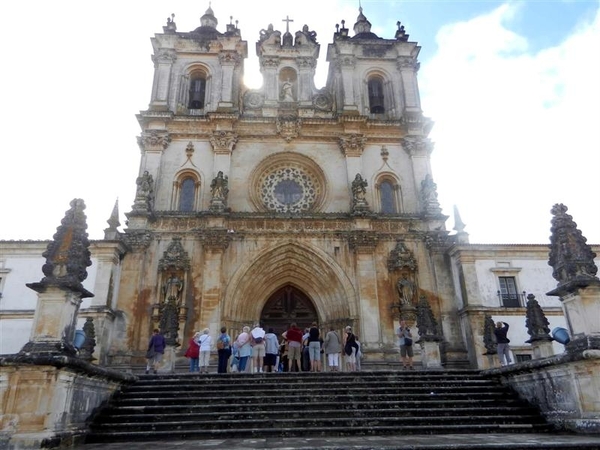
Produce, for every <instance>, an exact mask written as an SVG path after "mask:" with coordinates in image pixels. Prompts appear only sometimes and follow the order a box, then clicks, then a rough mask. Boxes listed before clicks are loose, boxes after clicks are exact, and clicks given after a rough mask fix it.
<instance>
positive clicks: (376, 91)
mask: <svg viewBox="0 0 600 450" xmlns="http://www.w3.org/2000/svg"><path fill="white" fill-rule="evenodd" d="M367 89H368V93H369V111H370V112H371V114H383V113H385V106H384V102H383V80H382V79H381V78H379V77H371V78H370V79H369V81H368V83H367Z"/></svg>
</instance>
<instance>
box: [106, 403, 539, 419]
mask: <svg viewBox="0 0 600 450" xmlns="http://www.w3.org/2000/svg"><path fill="white" fill-rule="evenodd" d="M293 405H294V408H295V409H296V410H299V411H304V410H307V409H311V410H315V411H316V410H329V409H334V410H335V411H338V412H339V411H343V410H351V411H357V412H359V411H363V410H364V411H373V410H382V411H387V410H393V411H398V410H413V409H414V410H415V411H425V410H428V412H429V413H431V414H444V413H445V411H446V410H448V409H450V410H452V409H466V408H471V409H478V410H501V409H503V408H505V409H506V408H532V409H534V410H535V411H537V409H536V408H534V407H532V406H530V405H526V404H525V403H524V402H523V401H522V400H520V399H518V398H512V399H511V398H507V399H502V400H501V401H498V400H497V399H494V398H490V399H484V400H478V401H477V403H476V404H474V402H473V401H472V400H469V399H467V400H440V399H426V400H423V401H411V402H410V407H407V402H406V401H404V400H403V401H398V400H386V401H380V402H377V403H375V402H367V403H359V402H353V403H348V404H343V403H339V402H317V401H309V402H298V401H296V400H295V399H294V403H293ZM232 411H233V408H232V406H231V405H230V404H226V403H220V404H219V403H208V402H199V403H194V404H191V405H185V406H183V405H179V404H174V405H162V404H160V405H128V406H124V405H113V406H110V407H107V408H105V409H104V410H103V411H102V412H101V413H100V415H99V416H98V417H101V416H107V417H117V416H119V415H130V414H142V413H143V414H147V415H149V416H152V415H161V414H178V413H179V414H203V413H207V412H208V413H215V414H222V413H228V412H232ZM257 411H260V412H262V413H265V412H272V413H274V414H281V412H285V413H289V411H290V403H289V401H288V402H282V403H268V402H267V403H264V404H260V405H259V404H257V403H244V404H239V405H236V406H235V411H234V412H232V414H242V413H245V412H250V413H255V412H257ZM115 420H117V419H115Z"/></svg>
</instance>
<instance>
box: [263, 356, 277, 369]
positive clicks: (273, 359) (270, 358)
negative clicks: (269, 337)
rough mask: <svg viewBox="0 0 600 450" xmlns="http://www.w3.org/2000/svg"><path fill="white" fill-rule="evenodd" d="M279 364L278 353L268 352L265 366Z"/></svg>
mask: <svg viewBox="0 0 600 450" xmlns="http://www.w3.org/2000/svg"><path fill="white" fill-rule="evenodd" d="M275 364H277V355H276V354H275V353H267V354H266V355H265V359H264V365H265V366H274V365H275Z"/></svg>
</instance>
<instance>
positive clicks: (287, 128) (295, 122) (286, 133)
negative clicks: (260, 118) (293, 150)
mask: <svg viewBox="0 0 600 450" xmlns="http://www.w3.org/2000/svg"><path fill="white" fill-rule="evenodd" d="M275 125H276V127H277V133H278V134H279V135H280V136H281V137H282V138H284V139H285V141H286V142H290V141H291V140H292V139H294V138H297V137H298V135H299V134H300V129H301V128H302V121H301V120H300V119H299V118H298V117H297V116H295V115H286V116H279V117H277V122H276V123H275Z"/></svg>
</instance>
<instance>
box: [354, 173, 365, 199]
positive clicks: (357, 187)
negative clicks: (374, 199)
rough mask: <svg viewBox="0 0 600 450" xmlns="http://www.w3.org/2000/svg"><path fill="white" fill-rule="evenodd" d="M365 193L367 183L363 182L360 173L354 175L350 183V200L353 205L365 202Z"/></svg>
mask: <svg viewBox="0 0 600 450" xmlns="http://www.w3.org/2000/svg"><path fill="white" fill-rule="evenodd" d="M366 193H367V182H366V181H365V180H363V177H362V176H361V175H360V173H357V174H356V177H354V181H353V182H352V198H353V200H354V203H363V202H365V194H366Z"/></svg>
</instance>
